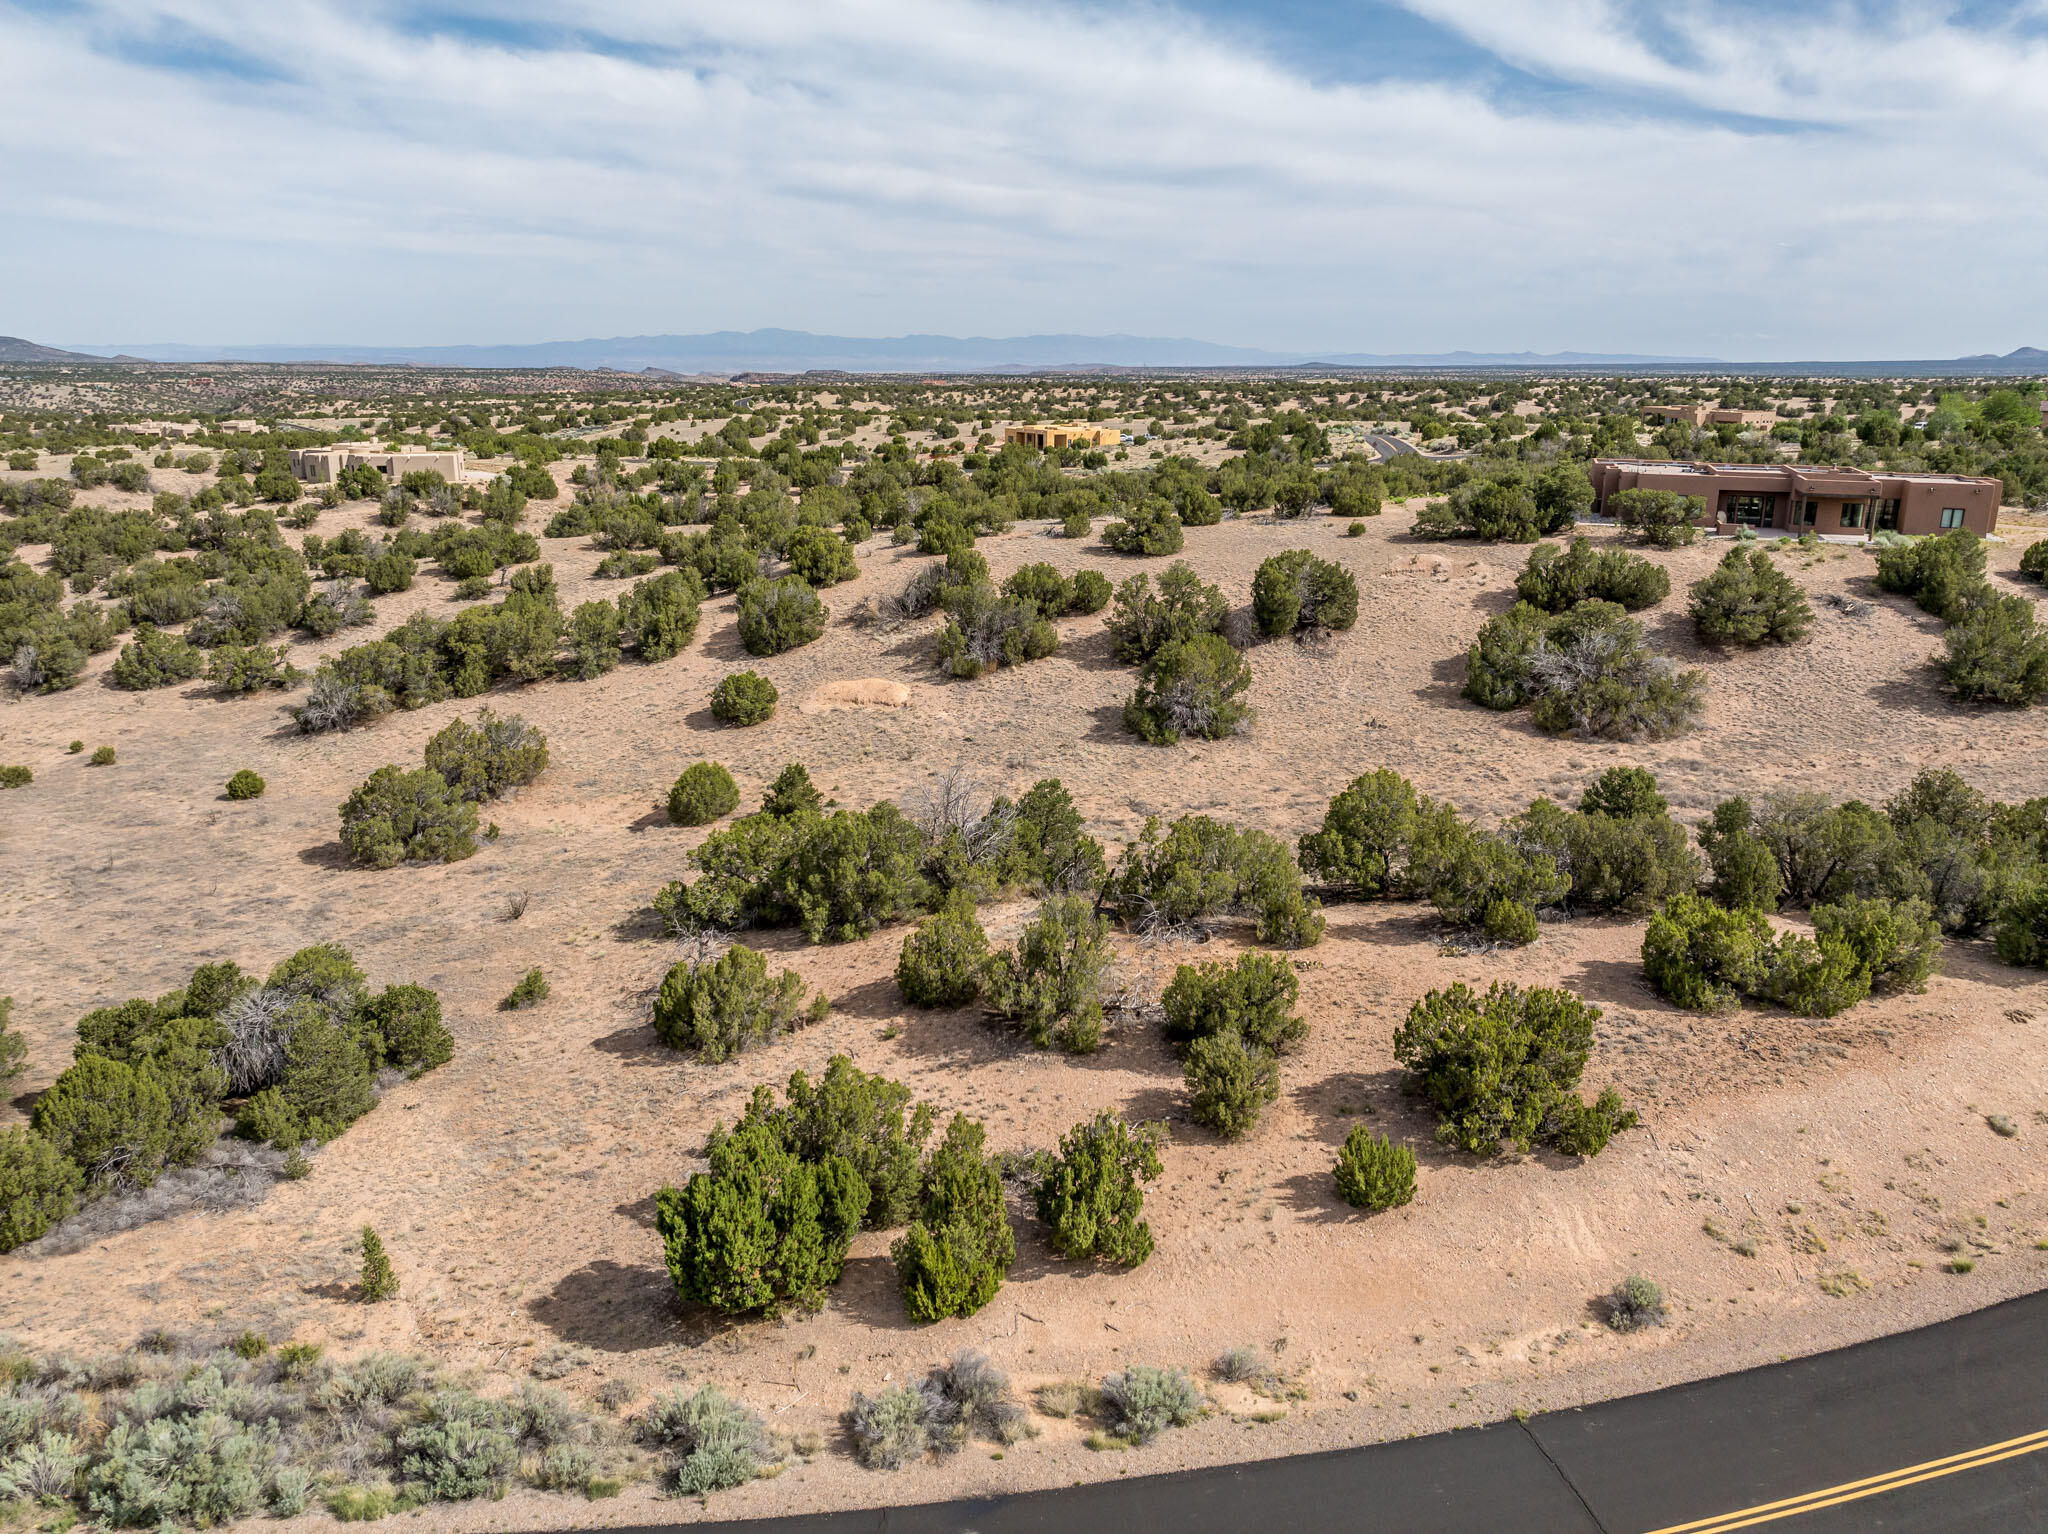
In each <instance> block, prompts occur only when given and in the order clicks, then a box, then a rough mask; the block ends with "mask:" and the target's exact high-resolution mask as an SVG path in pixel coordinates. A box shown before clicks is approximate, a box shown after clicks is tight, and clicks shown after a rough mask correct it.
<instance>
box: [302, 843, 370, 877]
mask: <svg viewBox="0 0 2048 1534" xmlns="http://www.w3.org/2000/svg"><path fill="white" fill-rule="evenodd" d="M297 857H298V860H299V861H300V862H301V863H304V864H305V865H306V866H307V867H308V868H331V869H334V870H336V871H337V872H339V871H343V870H346V869H350V868H353V867H355V866H356V865H355V859H353V858H351V857H350V856H349V855H348V848H346V847H344V846H342V844H341V843H340V842H319V843H316V844H315V845H313V846H311V847H301V848H300V849H299V851H298V853H297Z"/></svg>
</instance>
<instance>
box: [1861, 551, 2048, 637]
mask: <svg viewBox="0 0 2048 1534" xmlns="http://www.w3.org/2000/svg"><path fill="white" fill-rule="evenodd" d="M1877 586H1878V589H1879V590H1880V591H1895V592H1898V593H1899V594H1900V595H1902V596H1909V597H1911V598H1912V599H1913V600H1914V601H1915V602H1917V603H1918V604H1919V605H1920V607H1921V608H1922V609H1924V610H1925V611H1927V612H1930V613H1933V614H1934V616H1935V617H1937V618H1940V619H1941V620H1942V621H1943V622H1945V623H1954V622H1955V621H1957V620H1958V619H1959V618H1961V617H1962V615H1963V614H1964V613H1965V612H1966V611H1967V610H1968V609H1969V608H1971V607H1972V606H1974V605H1975V604H1976V603H1977V602H1978V601H1979V600H1980V599H1981V597H1982V595H1983V587H1984V540H1983V539H1981V538H1979V537H1978V536H1977V535H1976V534H1975V533H1973V532H1971V531H1970V530H1969V529H1968V528H1966V527H1959V528H1956V529H1955V530H1954V531H1953V532H1947V533H1943V534H1941V535H1940V536H1939V537H1935V538H1920V539H1915V540H1914V541H1912V542H1909V543H1900V544H1894V545H1891V546H1890V547H1886V548H1880V549H1879V550H1878V551H1877ZM2029 605H2030V606H2031V604H2029Z"/></svg>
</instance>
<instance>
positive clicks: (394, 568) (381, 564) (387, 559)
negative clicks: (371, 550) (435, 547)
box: [363, 549, 419, 597]
mask: <svg viewBox="0 0 2048 1534" xmlns="http://www.w3.org/2000/svg"><path fill="white" fill-rule="evenodd" d="M418 569H419V561H417V560H416V559H414V558H413V557H412V556H411V555H409V554H401V553H400V552H399V551H398V550H396V549H386V550H384V551H383V552H382V553H381V554H372V555H371V556H370V557H369V559H367V560H366V561H364V563H363V584H364V585H365V586H368V587H369V588H370V591H371V593H372V594H373V595H376V596H380V597H381V596H389V595H390V594H391V593H392V592H394V591H410V590H412V578H413V575H414V574H415V573H416V572H417V571H418Z"/></svg>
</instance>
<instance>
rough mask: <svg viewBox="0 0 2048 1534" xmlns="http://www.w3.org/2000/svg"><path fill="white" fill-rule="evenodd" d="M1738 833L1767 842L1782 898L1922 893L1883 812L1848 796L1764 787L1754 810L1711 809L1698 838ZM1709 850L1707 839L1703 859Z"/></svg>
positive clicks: (1806, 900)
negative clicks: (1838, 799) (1766, 792)
mask: <svg viewBox="0 0 2048 1534" xmlns="http://www.w3.org/2000/svg"><path fill="white" fill-rule="evenodd" d="M1724 810H1725V815H1724ZM1741 833H1747V834H1750V835H1753V836H1755V837H1756V838H1757V839H1758V840H1759V841H1761V842H1762V843H1763V844H1764V845H1765V846H1766V847H1767V848H1769V849H1770V852H1771V855H1772V857H1773V859H1774V860H1775V861H1776V863H1777V865H1778V877H1779V886H1780V888H1781V889H1782V890H1783V899H1784V901H1785V903H1786V904H1788V905H1795V906H1813V905H1821V904H1824V903H1829V902H1833V901H1839V900H1841V899H1843V898H1844V897H1845V896H1849V895H1880V894H1881V895H1892V896H1913V895H1919V894H1921V893H1922V888H1923V886H1922V876H1921V875H1920V874H1919V872H1918V870H1916V869H1914V868H1913V867H1912V865H1911V862H1910V860H1909V858H1908V857H1907V854H1906V850H1905V848H1904V847H1903V846H1902V845H1901V843H1900V841H1899V836H1898V832H1897V831H1896V830H1895V829H1894V828H1893V826H1892V823H1891V821H1890V819H1889V818H1887V817H1886V816H1885V815H1883V814H1882V813H1880V812H1879V811H1877V810H1874V809H1872V808H1871V807H1870V806H1869V805H1867V804H1864V803H1862V802H1860V801H1858V800H1855V799H1850V800H1847V801H1845V802H1843V803H1841V804H1836V803H1834V802H1832V801H1831V800H1830V799H1829V798H1828V797H1827V795H1825V794H1822V793H1813V792H1801V791H1785V792H1780V793H1775V794H1772V795H1771V796H1770V797H1769V798H1768V799H1766V800H1765V801H1764V802H1763V804H1762V806H1761V807H1759V808H1758V809H1757V810H1756V811H1754V812H1752V811H1751V810H1750V808H1749V806H1748V804H1747V803H1746V802H1744V801H1741V800H1733V801H1729V803H1728V804H1727V805H1726V806H1721V807H1717V808H1716V809H1715V811H1714V820H1713V823H1712V827H1711V828H1710V830H1708V831H1703V832H1702V835H1701V841H1702V844H1705V843H1706V842H1707V839H1708V836H1709V835H1710V834H1711V835H1713V836H1714V837H1716V838H1722V837H1725V836H1728V835H1734V834H1741ZM1714 851H1715V849H1714V847H1712V846H1709V847H1708V855H1709V858H1710V859H1711V858H1712V857H1713V855H1714Z"/></svg>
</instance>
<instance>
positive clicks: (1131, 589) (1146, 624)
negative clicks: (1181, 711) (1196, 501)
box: [1103, 560, 1230, 665]
mask: <svg viewBox="0 0 2048 1534" xmlns="http://www.w3.org/2000/svg"><path fill="white" fill-rule="evenodd" d="M1229 616H1230V604H1229V602H1227V601H1226V600H1225V599H1224V596H1223V593H1222V592H1221V591H1220V590H1218V589H1217V588H1216V587H1214V586H1210V585H1205V584H1204V583H1203V581H1202V578H1201V577H1200V576H1199V575H1197V574H1195V570H1194V566H1192V565H1190V564H1188V563H1187V562H1186V561H1185V560H1176V561H1175V562H1174V563H1173V564H1171V565H1168V566H1167V567H1166V569H1165V570H1164V571H1162V572H1161V573H1160V576H1159V592H1158V595H1156V596H1155V595H1153V592H1152V583H1151V582H1150V581H1149V580H1148V579H1147V578H1146V577H1145V576H1144V575H1142V574H1140V575H1134V576H1132V577H1131V578H1130V579H1129V580H1127V581H1125V582H1124V583H1123V584H1122V585H1120V586H1118V587H1117V588H1116V605H1115V606H1114V607H1113V608H1112V609H1111V610H1110V614H1109V617H1108V618H1106V619H1104V620H1103V621H1104V626H1105V627H1106V628H1107V629H1108V630H1109V640H1110V650H1111V653H1113V654H1114V655H1115V656H1116V658H1117V659H1118V660H1120V661H1123V662H1125V663H1126V664H1128V665H1138V664H1142V663H1143V662H1145V661H1148V660H1150V659H1151V658H1152V657H1153V656H1154V655H1157V654H1158V653H1159V652H1160V651H1161V650H1163V649H1164V648H1166V646H1167V645H1169V644H1174V643H1184V642H1186V641H1188V640H1191V639H1199V638H1200V637H1201V636H1202V635H1204V634H1219V633H1221V632H1222V631H1223V624H1224V621H1225V620H1226V619H1228V618H1229Z"/></svg>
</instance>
